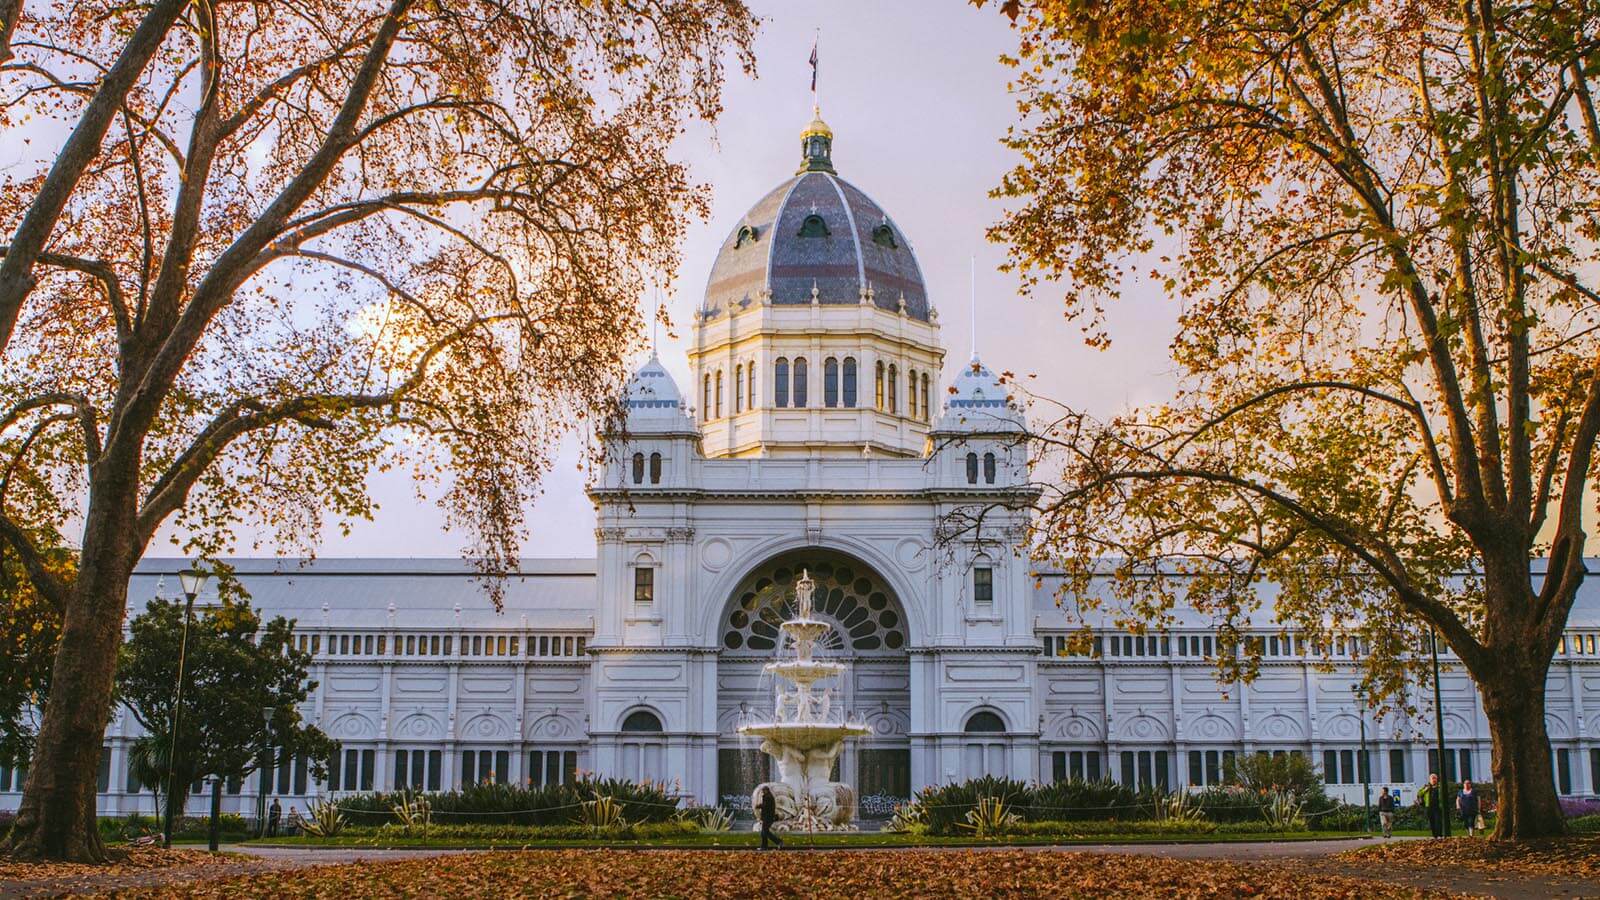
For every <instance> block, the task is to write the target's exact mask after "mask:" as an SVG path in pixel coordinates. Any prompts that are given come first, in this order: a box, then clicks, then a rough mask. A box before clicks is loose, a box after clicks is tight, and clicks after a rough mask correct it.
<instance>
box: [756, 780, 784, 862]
mask: <svg viewBox="0 0 1600 900" xmlns="http://www.w3.org/2000/svg"><path fill="white" fill-rule="evenodd" d="M756 815H758V816H759V817H760V818H761V849H763V850H765V849H767V842H768V841H771V842H772V843H774V844H776V845H777V846H778V849H779V850H782V849H783V839H782V838H780V837H778V836H777V835H776V834H773V833H772V823H774V822H776V821H778V798H776V797H774V796H772V788H769V787H763V788H761V803H760V807H759V808H758V809H757V810H756Z"/></svg>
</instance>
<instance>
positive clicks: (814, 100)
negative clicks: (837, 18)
mask: <svg viewBox="0 0 1600 900" xmlns="http://www.w3.org/2000/svg"><path fill="white" fill-rule="evenodd" d="M821 46H822V26H821V25H818V26H817V32H816V36H815V37H813V38H812V39H811V108H812V109H813V110H815V111H817V112H819V113H820V112H821V111H822V101H821V100H820V99H819V98H818V94H817V50H818V48H820V47H821Z"/></svg>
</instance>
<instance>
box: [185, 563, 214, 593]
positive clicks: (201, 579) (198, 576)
mask: <svg viewBox="0 0 1600 900" xmlns="http://www.w3.org/2000/svg"><path fill="white" fill-rule="evenodd" d="M210 577H211V575H210V573H208V572H202V571H200V570H199V569H194V568H188V569H184V570H183V571H182V572H179V573H178V583H179V584H180V585H182V586H183V595H184V596H185V597H187V598H189V599H190V600H193V599H194V598H195V597H197V596H199V595H200V589H201V588H203V587H205V584H206V580H207V579H208V578H210Z"/></svg>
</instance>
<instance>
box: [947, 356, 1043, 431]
mask: <svg viewBox="0 0 1600 900" xmlns="http://www.w3.org/2000/svg"><path fill="white" fill-rule="evenodd" d="M1022 425H1023V419H1022V412H1021V411H1020V410H1018V409H1017V408H1016V406H1015V405H1014V404H1013V403H1012V402H1011V395H1010V394H1009V393H1008V392H1007V391H1006V386H1005V385H1004V384H1002V383H1001V381H1000V379H999V377H998V376H996V375H995V374H994V373H993V372H991V371H989V368H988V367H987V366H985V365H984V364H983V362H982V360H980V359H978V357H977V356H973V357H972V361H971V362H969V363H967V365H965V366H963V367H962V369H961V374H959V375H957V376H956V381H955V384H953V385H951V387H950V399H949V400H946V401H945V404H944V414H943V415H942V416H940V417H939V430H940V431H980V432H981V431H1014V430H1017V429H1019V428H1021V427H1022Z"/></svg>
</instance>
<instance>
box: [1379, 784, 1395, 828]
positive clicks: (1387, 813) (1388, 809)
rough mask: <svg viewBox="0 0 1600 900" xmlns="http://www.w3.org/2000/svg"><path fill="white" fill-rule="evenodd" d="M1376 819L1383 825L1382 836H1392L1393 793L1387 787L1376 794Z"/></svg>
mask: <svg viewBox="0 0 1600 900" xmlns="http://www.w3.org/2000/svg"><path fill="white" fill-rule="evenodd" d="M1378 821H1379V822H1380V823H1382V825H1383V836H1384V837H1386V838H1389V837H1394V795H1393V794H1391V793H1389V789H1388V788H1384V789H1383V790H1382V791H1381V792H1379V794H1378Z"/></svg>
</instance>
